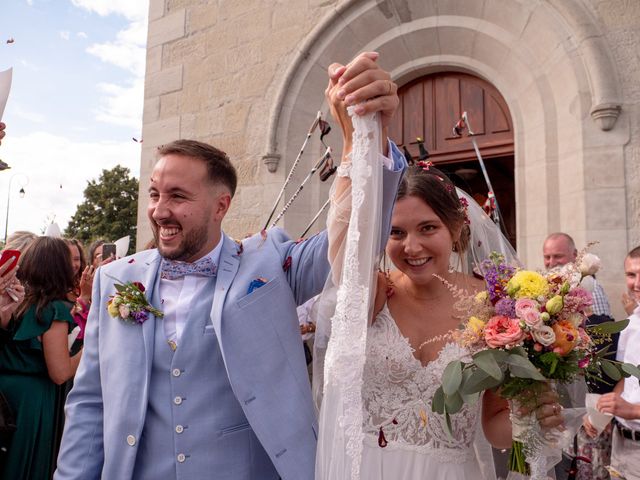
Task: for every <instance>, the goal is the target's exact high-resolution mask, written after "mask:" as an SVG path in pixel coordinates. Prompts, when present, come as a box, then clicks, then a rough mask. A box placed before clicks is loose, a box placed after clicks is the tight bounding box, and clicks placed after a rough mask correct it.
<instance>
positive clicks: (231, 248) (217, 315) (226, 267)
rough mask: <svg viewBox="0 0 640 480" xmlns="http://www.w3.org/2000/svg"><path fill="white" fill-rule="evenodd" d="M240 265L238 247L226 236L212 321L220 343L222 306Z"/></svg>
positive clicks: (212, 307)
mask: <svg viewBox="0 0 640 480" xmlns="http://www.w3.org/2000/svg"><path fill="white" fill-rule="evenodd" d="M239 265H240V255H239V253H238V245H237V244H236V242H234V241H233V240H231V239H230V238H229V237H227V236H226V235H225V236H224V242H223V244H222V252H220V265H218V275H217V276H218V278H217V279H216V290H215V293H214V295H213V305H212V306H211V321H212V323H213V328H214V329H215V331H216V335H217V336H218V341H220V328H221V326H222V306H223V305H224V300H225V298H226V297H227V292H228V291H229V286H230V285H231V282H232V281H233V279H234V278H235V276H236V273H237V271H238V266H239ZM220 348H221V349H222V345H220ZM223 355H224V352H223Z"/></svg>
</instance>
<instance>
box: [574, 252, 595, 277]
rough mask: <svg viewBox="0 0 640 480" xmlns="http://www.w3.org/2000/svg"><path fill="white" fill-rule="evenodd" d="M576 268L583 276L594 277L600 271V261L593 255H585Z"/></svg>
mask: <svg viewBox="0 0 640 480" xmlns="http://www.w3.org/2000/svg"><path fill="white" fill-rule="evenodd" d="M578 268H579V269H580V273H581V274H582V275H583V276H587V275H595V274H596V272H597V271H598V270H600V259H599V258H598V256H597V255H594V254H593V253H585V254H584V255H583V256H582V260H581V261H580V265H578Z"/></svg>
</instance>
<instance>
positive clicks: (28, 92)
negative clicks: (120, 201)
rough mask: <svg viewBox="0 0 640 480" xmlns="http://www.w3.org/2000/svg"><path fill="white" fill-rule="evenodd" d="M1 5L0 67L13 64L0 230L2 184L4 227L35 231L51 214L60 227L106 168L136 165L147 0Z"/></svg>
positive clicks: (36, 0) (25, 0)
mask: <svg viewBox="0 0 640 480" xmlns="http://www.w3.org/2000/svg"><path fill="white" fill-rule="evenodd" d="M0 9H1V12H2V14H1V15H0V70H5V69H6V68H9V67H13V84H12V88H11V94H10V95H9V101H8V103H7V108H6V110H5V113H4V116H3V121H4V122H5V123H6V124H7V130H6V131H7V136H6V137H5V140H4V141H3V142H2V145H0V159H2V160H4V161H5V162H7V163H8V164H9V165H11V167H12V168H11V169H10V170H6V171H3V172H0V232H1V235H2V236H4V223H5V217H6V208H7V207H6V205H7V203H6V202H7V194H9V195H10V197H11V202H10V207H11V208H10V216H9V229H8V230H9V232H10V233H11V232H12V231H15V230H31V231H34V232H36V233H41V231H42V229H43V228H44V226H45V225H46V223H47V222H48V221H50V220H51V219H52V218H54V217H55V221H56V222H57V223H58V224H59V225H60V226H61V228H64V227H65V226H66V224H67V222H68V220H69V218H70V217H71V216H72V215H73V213H74V212H75V208H76V206H77V204H78V203H80V202H81V201H82V199H83V196H82V192H83V190H84V188H85V187H86V184H87V181H88V180H90V179H93V178H97V177H98V176H99V174H100V172H101V171H102V169H104V168H112V167H113V166H115V165H117V164H121V165H124V166H127V167H129V168H130V169H131V171H132V172H133V174H134V175H135V176H138V175H139V161H140V145H139V144H137V143H135V142H134V141H133V140H132V137H136V138H139V137H140V131H141V128H142V104H143V85H144V59H145V42H146V35H147V12H148V0H9V1H5V2H2V6H1V7H0ZM9 38H13V39H14V43H11V44H7V43H6V41H7V40H8V39H9ZM12 177H13V180H12V181H11V178H12ZM10 181H11V190H10V192H9V191H8V186H9V183H10ZM20 187H22V188H24V190H25V192H26V193H25V196H24V198H20V197H19V195H18V191H19V190H20Z"/></svg>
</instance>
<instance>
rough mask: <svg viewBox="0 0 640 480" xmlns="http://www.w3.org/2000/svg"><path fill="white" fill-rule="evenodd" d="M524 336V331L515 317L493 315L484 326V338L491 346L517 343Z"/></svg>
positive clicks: (496, 346) (497, 346)
mask: <svg viewBox="0 0 640 480" xmlns="http://www.w3.org/2000/svg"><path fill="white" fill-rule="evenodd" d="M523 338H524V332H523V331H522V329H521V328H520V322H519V321H518V320H516V319H515V318H508V317H502V316H495V317H491V319H490V320H489V321H488V322H487V324H486V325H485V327H484V340H485V342H487V345H489V346H490V347H491V348H499V347H505V346H513V345H517V344H518V343H520V342H521V341H522V339H523Z"/></svg>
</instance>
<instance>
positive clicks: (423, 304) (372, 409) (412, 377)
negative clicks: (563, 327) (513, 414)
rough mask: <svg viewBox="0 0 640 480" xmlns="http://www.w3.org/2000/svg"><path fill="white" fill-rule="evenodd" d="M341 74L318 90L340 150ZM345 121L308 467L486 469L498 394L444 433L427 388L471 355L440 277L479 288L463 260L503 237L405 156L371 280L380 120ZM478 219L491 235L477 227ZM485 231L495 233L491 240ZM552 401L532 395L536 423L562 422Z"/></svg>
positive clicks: (498, 418)
mask: <svg viewBox="0 0 640 480" xmlns="http://www.w3.org/2000/svg"><path fill="white" fill-rule="evenodd" d="M346 81H348V79H343V82H342V83H339V82H338V79H337V78H335V77H332V80H331V82H330V85H329V88H328V89H327V97H328V100H329V103H330V105H331V108H332V110H334V112H335V113H337V114H340V115H342V118H343V120H341V123H342V124H343V126H345V128H344V131H345V145H346V148H345V149H346V150H347V151H349V150H351V136H350V135H351V132H350V129H349V128H348V125H350V121H349V119H348V118H345V117H346V113H345V112H344V111H343V107H342V105H341V102H340V99H339V98H338V95H337V93H336V92H337V91H338V90H339V87H340V85H341V84H343V83H345V82H346ZM332 82H333V83H332ZM353 121H354V124H355V125H356V132H355V136H354V140H353V147H352V148H353V151H352V152H351V154H349V155H348V156H347V157H345V158H343V167H342V169H341V170H342V177H341V178H339V179H338V180H337V181H336V184H335V186H334V190H333V192H332V205H331V210H330V213H329V216H328V220H327V223H328V231H329V238H330V257H331V261H332V266H333V271H332V275H331V278H330V281H329V284H328V286H327V288H326V289H325V292H324V293H323V295H322V298H321V300H320V302H318V304H319V307H318V311H317V316H318V317H317V318H318V332H317V336H316V350H317V352H318V354H317V355H316V357H317V359H319V360H320V361H319V363H318V365H317V367H318V368H317V369H316V370H315V371H314V382H316V383H318V382H321V383H320V384H319V385H316V387H317V388H316V393H317V398H318V397H322V407H321V410H320V436H319V439H318V454H317V461H316V478H317V479H321V480H329V479H330V480H341V479H348V478H350V479H357V478H362V479H366V480H376V479H380V480H383V479H389V480H391V479H393V480H404V479H406V480H410V479H416V480H417V479H427V478H437V479H439V480H447V479H449V480H472V479H473V480H476V479H479V478H492V477H493V478H495V472H494V470H493V464H492V457H491V451H490V449H489V448H488V445H487V443H486V441H484V438H486V440H488V442H489V443H490V444H491V445H493V446H494V447H497V448H508V447H510V445H511V423H510V419H509V406H508V404H507V402H506V401H505V400H504V399H502V398H501V397H500V396H499V395H498V394H497V393H496V392H494V391H486V392H484V394H483V396H482V397H481V401H480V402H479V404H477V405H475V406H468V405H465V406H464V407H463V409H462V410H461V411H460V412H459V413H458V414H455V415H452V417H451V418H452V421H451V423H452V425H451V431H452V435H449V433H448V431H447V429H446V426H445V420H444V417H442V416H440V415H437V414H435V413H433V412H432V410H431V398H432V396H433V394H434V392H435V390H436V389H437V388H438V386H439V385H440V384H441V378H442V373H443V370H444V368H445V366H446V365H447V364H448V363H449V362H450V361H452V360H456V359H465V358H468V357H469V352H467V351H465V350H464V349H463V348H461V347H459V346H457V345H456V344H455V343H453V342H452V341H450V340H449V338H450V337H449V335H448V334H449V332H451V331H452V330H454V329H455V328H456V327H457V326H458V324H460V322H461V320H462V318H461V317H459V316H458V315H457V313H459V312H456V310H455V308H454V303H455V300H454V298H453V294H452V292H451V289H450V288H448V287H447V286H445V285H444V283H443V282H442V280H440V279H444V280H446V281H447V282H449V283H450V284H452V285H453V286H455V287H456V288H463V289H465V290H467V291H468V292H469V293H473V292H476V291H480V290H482V289H483V282H482V281H481V280H478V279H477V278H475V277H474V276H473V275H472V274H468V273H463V271H464V270H468V268H466V265H468V264H471V265H474V262H473V260H474V259H475V261H476V263H475V264H476V265H477V261H478V260H480V261H481V260H483V259H484V258H486V256H487V255H486V254H483V253H482V252H481V251H484V252H486V253H487V254H488V253H490V252H491V250H490V249H493V250H498V249H499V248H500V246H504V245H506V241H505V240H504V238H503V237H502V236H501V234H500V232H499V230H498V229H497V227H496V226H495V225H494V224H493V223H492V222H491V221H490V220H489V218H488V217H486V215H484V213H483V212H482V210H481V209H480V207H479V206H477V205H475V204H474V202H473V200H467V199H464V200H461V198H460V197H459V196H458V193H457V191H456V189H455V187H454V186H453V184H452V183H451V182H450V180H449V179H448V178H447V177H446V176H445V175H444V174H443V173H442V172H440V171H438V170H437V169H435V168H434V167H432V166H430V165H428V164H423V163H421V164H419V165H416V166H411V167H408V168H407V171H406V174H405V177H404V179H403V180H402V182H401V184H400V187H399V189H398V196H397V201H396V205H395V208H394V210H393V214H392V218H391V232H390V235H389V237H388V242H387V245H386V254H387V256H388V258H389V260H391V262H392V263H393V265H394V266H395V267H396V270H394V271H393V272H391V273H390V275H388V276H387V277H384V276H382V275H379V276H378V279H377V284H376V275H375V272H374V267H375V265H376V263H377V259H376V258H375V257H376V253H377V252H379V251H380V250H381V248H380V247H379V245H377V244H376V239H377V238H380V236H379V233H380V232H379V229H380V224H381V223H382V222H381V221H380V219H379V217H378V213H379V211H378V205H379V198H378V197H379V192H380V189H379V181H378V179H377V178H376V174H377V172H378V171H379V170H380V169H379V168H367V167H366V165H372V164H373V165H374V167H375V161H376V159H377V158H379V154H378V146H379V144H380V143H381V142H380V139H379V138H378V134H379V133H380V129H379V125H378V124H376V123H375V120H374V119H373V118H370V119H366V118H362V117H358V116H357V115H354V117H353ZM382 133H383V135H384V133H385V132H384V130H383V131H382ZM352 156H353V165H351V164H350V161H351V157H352ZM360 157H369V158H368V159H361V158H360ZM359 160H362V162H360V163H358V162H359ZM371 162H373V163H371ZM358 165H364V166H363V167H362V168H358ZM467 205H468V207H469V208H467ZM469 211H473V216H472V218H471V219H470V215H469V213H468V212H469ZM349 220H350V221H349ZM487 228H488V229H489V231H490V232H491V233H492V235H489V236H487V235H486V234H483V235H482V240H481V239H479V237H478V238H476V237H477V234H478V233H479V232H481V231H482V232H486V230H487ZM474 231H475V233H476V237H474V235H473V234H474ZM490 236H493V238H494V239H496V240H497V241H496V242H493V243H491V242H490V241H489V240H488V239H489V237H490ZM488 249H489V250H488ZM503 249H504V248H503ZM483 255H484V256H483ZM467 258H469V259H470V261H467V260H466V259H467ZM452 265H454V266H456V267H460V268H458V269H455V268H451V266H452ZM462 267H465V268H462ZM438 277H439V278H438ZM329 318H330V319H331V322H327V321H326V320H328V319H329ZM369 318H373V320H372V321H368V319H369ZM330 331H331V332H332V337H329V333H331V332H330ZM328 338H331V339H330V341H329V342H328V344H327V342H326V340H327V339H328ZM325 348H326V356H325V354H324V352H323V350H324V349H325ZM323 360H324V361H323ZM320 369H323V374H321V373H320ZM318 388H319V389H321V390H322V391H321V392H318ZM556 402H557V398H556V397H555V396H554V395H553V394H549V395H547V396H545V397H544V398H543V399H542V402H541V404H540V406H539V407H538V409H537V416H538V419H539V421H540V423H541V425H543V426H545V427H548V428H552V427H555V426H558V425H560V424H561V423H562V417H561V416H560V415H558V414H557V413H556V412H558V411H559V410H560V409H559V406H558V405H557V403H556ZM482 446H484V447H485V448H484V449H483V448H481V447H482ZM481 452H483V453H481Z"/></svg>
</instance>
